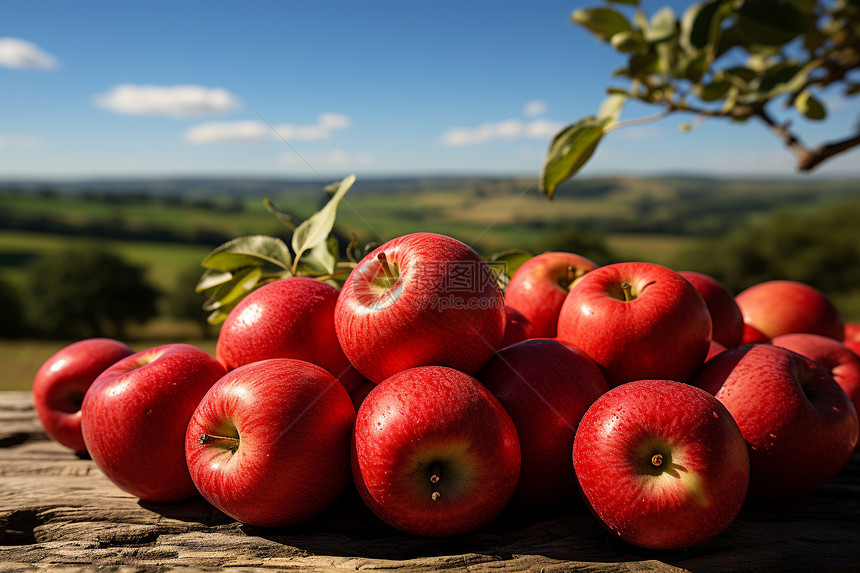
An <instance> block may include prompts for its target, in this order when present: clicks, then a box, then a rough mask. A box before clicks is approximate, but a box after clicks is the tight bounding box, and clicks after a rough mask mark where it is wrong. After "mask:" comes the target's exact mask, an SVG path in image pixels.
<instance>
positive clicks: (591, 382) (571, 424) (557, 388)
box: [477, 339, 609, 508]
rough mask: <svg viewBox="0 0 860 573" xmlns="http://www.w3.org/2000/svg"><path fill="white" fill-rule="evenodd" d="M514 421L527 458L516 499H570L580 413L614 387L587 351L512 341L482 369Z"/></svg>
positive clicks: (536, 503)
mask: <svg viewBox="0 0 860 573" xmlns="http://www.w3.org/2000/svg"><path fill="white" fill-rule="evenodd" d="M477 378H478V380H480V381H481V382H482V383H483V384H484V385H485V386H486V387H487V388H489V390H490V391H491V392H492V393H493V395H494V396H495V397H496V398H498V400H499V402H501V404H502V406H504V408H505V410H506V411H507V412H508V414H510V415H511V419H512V420H513V422H514V426H516V428H517V435H518V436H519V439H520V452H521V455H522V463H521V469H520V479H519V483H518V484H517V489H516V491H515V492H514V495H513V498H512V499H511V503H512V504H516V505H517V506H520V507H527V508H545V507H550V506H557V505H559V504H563V503H565V502H567V501H570V500H571V499H572V498H574V497H575V496H576V495H577V494H576V489H575V488H574V487H571V484H574V483H576V475H575V474H574V471H573V463H572V462H571V458H570V452H571V450H572V449H573V437H574V434H575V433H576V427H577V425H578V424H579V420H580V418H582V415H583V414H584V413H585V411H586V410H587V409H588V407H589V406H590V405H591V404H592V402H594V400H596V399H597V398H598V397H599V396H600V395H601V394H603V393H604V392H606V391H607V390H608V389H609V387H608V386H607V384H606V379H605V378H604V377H603V374H602V373H601V372H600V369H599V368H598V367H597V365H596V364H595V363H594V361H593V360H591V358H589V357H588V356H587V355H586V354H585V353H584V352H583V351H581V350H579V349H578V348H574V347H572V346H566V345H564V344H562V343H560V342H557V341H555V340H548V339H536V340H528V341H525V342H520V343H519V344H514V345H513V346H508V347H507V348H504V349H502V350H500V351H499V352H498V353H496V356H495V357H493V359H492V360H491V361H490V362H489V364H487V366H485V367H484V369H483V370H482V371H481V372H480V373H479V374H478V376H477Z"/></svg>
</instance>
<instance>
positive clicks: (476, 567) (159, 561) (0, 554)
mask: <svg viewBox="0 0 860 573" xmlns="http://www.w3.org/2000/svg"><path fill="white" fill-rule="evenodd" d="M96 567H97V568H99V569H107V570H110V571H120V572H125V571H129V572H132V571H144V570H152V569H159V570H163V569H183V568H187V569H194V570H202V571H210V570H211V571H216V570H217V571H267V570H268V571H271V570H273V569H279V570H301V571H345V570H358V569H362V570H376V571H398V572H408V573H412V572H422V571H440V570H469V571H507V572H516V571H545V572H554V571H600V572H607V571H611V572H623V571H684V570H687V571H750V570H758V571H783V570H792V571H799V570H815V571H816V572H821V571H828V570H840V571H841V570H847V569H855V568H857V569H860V455H858V454H855V456H854V457H853V458H852V460H851V461H850V462H849V464H848V465H847V466H846V467H845V469H844V470H843V471H842V472H841V473H840V474H839V475H838V476H837V477H836V478H835V479H834V480H832V481H831V482H830V483H828V484H826V485H825V486H823V487H821V488H820V489H819V490H818V491H816V492H815V493H813V494H812V495H809V496H806V497H804V498H802V499H799V500H796V501H793V502H790V503H786V504H771V505H764V504H748V505H747V506H746V507H745V508H744V509H743V510H742V512H741V515H740V517H739V518H738V519H737V520H736V521H735V523H734V524H732V525H731V526H730V527H729V528H728V529H727V530H726V531H725V532H723V533H722V534H721V535H719V536H718V537H716V538H715V539H713V540H711V541H708V542H706V543H702V544H701V545H698V546H696V547H693V548H690V549H687V550H684V551H671V552H656V551H645V550H641V549H637V548H635V547H631V546H629V545H626V544H624V543H622V542H620V541H617V540H615V539H613V538H612V537H610V536H609V535H607V534H606V532H605V531H604V530H603V529H602V528H601V527H600V526H599V525H598V523H597V522H596V521H595V520H594V519H593V518H592V517H591V516H590V515H589V514H588V513H587V512H586V511H585V510H584V509H583V507H582V506H581V505H576V504H574V505H572V506H570V507H565V508H558V509H557V510H555V511H553V512H547V513H541V514H520V513H516V512H513V511H510V510H509V511H507V512H505V513H504V514H503V515H502V516H501V517H499V518H498V519H497V520H495V521H494V522H493V523H491V524H490V525H489V526H487V527H485V528H483V529H482V530H481V531H478V532H476V533H474V534H471V535H466V536H462V537H457V538H452V539H444V540H436V539H424V538H419V537H415V536H411V535H407V534H404V533H400V532H398V531H396V530H394V529H392V528H390V527H388V526H387V525H385V524H384V523H382V522H381V521H380V520H378V519H377V518H376V517H375V516H374V515H373V514H372V513H370V511H369V510H367V509H366V508H365V507H364V506H363V504H362V503H361V500H360V499H359V498H358V496H357V494H355V492H349V493H348V494H346V495H344V497H343V498H342V499H341V500H339V501H338V502H337V503H336V504H335V505H334V506H333V507H331V508H330V509H329V510H327V511H326V512H324V513H323V514H322V515H320V516H318V517H316V518H314V519H312V520H310V521H309V522H306V523H304V524H302V525H300V526H295V527H290V528H281V529H265V528H258V527H249V526H245V525H242V524H240V523H237V522H235V521H234V520H232V519H230V518H228V517H227V516H225V515H224V514H222V513H221V512H219V511H218V510H216V509H214V508H213V507H211V506H210V505H209V504H207V503H206V502H205V501H204V500H203V499H202V498H200V497H196V498H192V499H189V500H186V501H183V502H180V503H175V504H152V503H145V502H141V501H139V500H138V499H136V498H134V497H133V496H131V495H128V494H126V493H124V492H122V491H120V490H119V489H118V488H116V487H115V486H114V485H113V484H111V483H110V482H109V481H108V480H107V479H106V478H105V477H104V476H103V475H102V473H101V472H100V471H99V470H98V468H97V467H96V466H95V464H94V463H93V462H92V461H90V460H87V459H80V458H78V457H77V456H75V455H74V454H73V453H72V452H71V451H68V450H66V449H64V448H63V447H62V446H60V445H58V444H56V443H54V442H51V441H50V440H48V438H47V436H46V435H45V433H44V431H43V430H42V428H41V426H40V425H39V423H38V421H37V420H36V417H35V414H34V412H33V408H32V402H31V398H30V395H29V394H28V393H24V392H7V393H0V571H19V570H21V571H23V570H32V569H51V570H58V571H84V570H91V569H93V568H96Z"/></svg>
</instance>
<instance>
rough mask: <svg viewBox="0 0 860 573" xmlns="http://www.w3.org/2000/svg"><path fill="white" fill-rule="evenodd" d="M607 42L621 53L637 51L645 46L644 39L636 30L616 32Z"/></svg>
mask: <svg viewBox="0 0 860 573" xmlns="http://www.w3.org/2000/svg"><path fill="white" fill-rule="evenodd" d="M609 43H610V44H612V47H613V48H615V49H616V50H618V51H619V52H621V53H622V54H629V53H632V52H638V51H639V50H641V49H642V48H643V47H645V39H644V38H643V37H642V34H641V33H640V32H637V31H625V32H618V33H617V34H615V35H613V36H612V39H611V40H610V41H609Z"/></svg>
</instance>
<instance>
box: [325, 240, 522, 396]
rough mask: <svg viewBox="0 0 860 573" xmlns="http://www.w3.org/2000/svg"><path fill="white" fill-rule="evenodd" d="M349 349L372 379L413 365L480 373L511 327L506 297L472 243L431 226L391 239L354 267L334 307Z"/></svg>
mask: <svg viewBox="0 0 860 573" xmlns="http://www.w3.org/2000/svg"><path fill="white" fill-rule="evenodd" d="M335 329H336V331H337V337H338V339H339V340H340V343H341V346H342V347H343V351H344V352H345V353H346V356H347V357H348V358H349V360H350V362H352V363H353V364H354V365H355V367H356V368H357V369H358V370H359V371H360V372H361V373H362V374H364V376H365V377H367V378H368V379H370V380H371V381H372V382H377V383H378V382H381V381H382V380H384V379H386V378H388V377H390V376H392V375H393V374H396V373H398V372H401V371H403V370H406V369H407V368H412V367H415V366H423V365H430V364H434V365H440V366H449V367H451V368H456V369H458V370H462V371H464V372H466V373H469V374H474V373H476V372H477V371H478V370H480V369H481V367H482V366H483V365H484V364H486V363H487V361H488V360H489V359H490V357H491V356H492V355H493V351H494V350H495V349H496V348H497V347H498V345H499V344H500V343H501V341H502V338H503V337H504V330H505V303H504V298H503V295H502V292H501V290H499V286H498V284H497V283H496V278H495V276H494V275H493V272H492V270H491V269H490V268H489V266H488V265H487V264H486V263H485V262H484V261H483V260H482V259H481V257H480V256H479V255H478V254H477V253H476V252H475V251H474V250H472V249H471V248H470V247H469V246H467V245H466V244H464V243H461V242H460V241H458V240H456V239H452V238H450V237H446V236H444V235H436V234H433V233H414V234H411V235H406V236H403V237H399V238H397V239H393V240H391V241H388V242H387V243H385V244H384V245H382V246H380V247H378V248H377V249H375V250H374V251H373V252H371V253H370V254H369V255H367V256H366V257H365V258H364V259H363V260H362V261H361V262H360V263H359V264H358V266H356V268H355V269H353V271H352V273H351V274H350V275H349V278H348V279H347V280H346V283H345V284H344V285H343V288H342V289H341V293H340V297H339V298H338V301H337V307H336V308H335Z"/></svg>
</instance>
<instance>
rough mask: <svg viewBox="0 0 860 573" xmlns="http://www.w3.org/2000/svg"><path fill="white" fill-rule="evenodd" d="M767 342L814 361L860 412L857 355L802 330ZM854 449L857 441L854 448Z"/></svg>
mask: <svg viewBox="0 0 860 573" xmlns="http://www.w3.org/2000/svg"><path fill="white" fill-rule="evenodd" d="M770 343H771V344H773V345H774V346H781V347H783V348H788V349H789V350H793V351H794V352H797V353H798V354H802V355H803V356H806V357H807V358H809V359H811V360H814V361H815V362H817V363H818V364H819V366H821V367H822V368H824V369H825V370H827V372H829V373H830V375H831V376H832V377H833V380H835V381H836V383H837V384H839V387H840V388H842V390H844V391H845V394H846V395H848V399H849V400H851V403H852V404H853V405H854V411H855V412H860V356H858V355H857V354H856V353H854V352H853V351H852V350H851V349H849V348H848V347H847V346H846V345H845V344H843V343H841V342H839V341H838V340H834V339H832V338H830V337H829V336H821V335H818V334H806V333H794V334H783V335H782V336H777V337H776V338H774V339H773V340H771V341H770ZM858 448H860V442H858V444H857V446H856V447H855V449H858Z"/></svg>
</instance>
